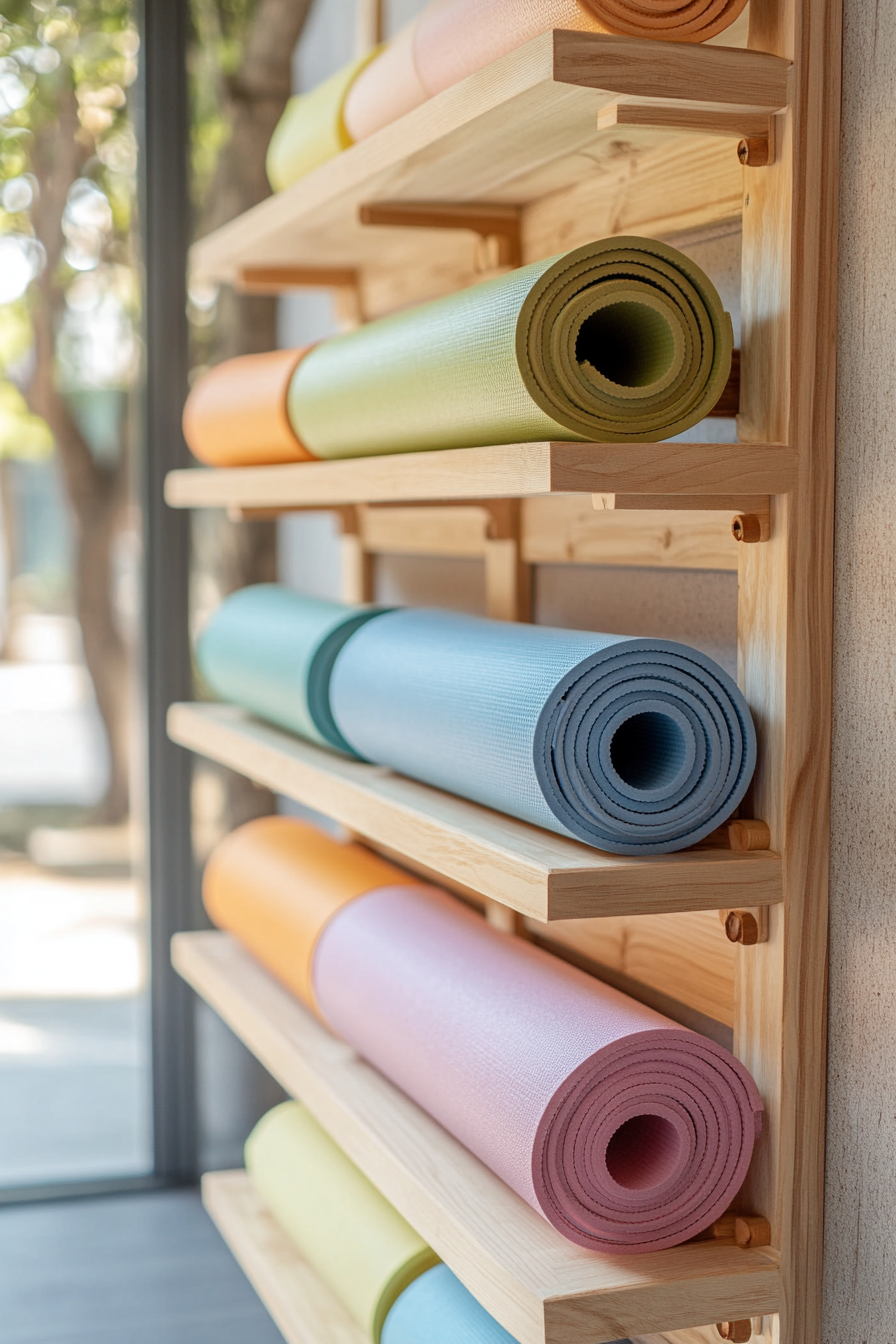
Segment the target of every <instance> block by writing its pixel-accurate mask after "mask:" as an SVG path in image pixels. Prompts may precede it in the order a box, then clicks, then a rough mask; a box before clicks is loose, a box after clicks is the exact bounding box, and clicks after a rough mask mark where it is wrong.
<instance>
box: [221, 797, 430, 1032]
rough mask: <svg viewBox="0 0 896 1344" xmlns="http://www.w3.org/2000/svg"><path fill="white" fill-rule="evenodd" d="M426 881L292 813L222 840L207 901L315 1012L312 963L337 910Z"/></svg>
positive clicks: (225, 924) (224, 923)
mask: <svg viewBox="0 0 896 1344" xmlns="http://www.w3.org/2000/svg"><path fill="white" fill-rule="evenodd" d="M297 873H298V874H300V875H301V891H300V892H297V890H296V875H297ZM421 885H424V884H423V883H422V881H420V880H416V881H415V879H414V878H412V877H409V876H408V874H407V873H404V872H402V871H401V869H400V868H396V867H395V866H394V864H391V863H388V862H387V861H386V860H385V859H381V858H380V857H379V856H378V855H377V854H374V853H373V852H372V851H371V850H369V849H364V848H363V846H362V845H355V844H351V845H340V844H337V843H335V842H334V840H333V839H332V837H331V836H328V835H324V833H323V832H322V831H319V830H318V829H317V827H315V826H309V825H306V824H305V823H304V822H300V821H296V820H295V818H293V817H260V818H259V819H258V820H257V821H250V822H248V823H247V824H246V825H245V826H241V827H240V828H239V829H238V830H236V831H233V832H231V834H230V835H228V836H227V837H226V839H225V840H223V841H222V842H221V844H219V845H218V846H217V848H216V849H215V851H214V853H213V854H212V856H211V858H210V859H209V861H208V863H207V864H206V868H205V875H204V877H203V879H202V899H203V902H204V904H205V908H206V910H207V911H208V915H209V918H210V919H211V921H212V923H214V924H216V925H217V926H218V928H220V929H227V930H228V932H230V933H233V934H235V935H236V937H238V938H239V939H240V941H241V942H243V943H245V945H246V947H248V948H249V951H250V952H252V953H254V954H255V956H256V957H258V959H259V961H261V962H263V964H264V965H265V966H267V967H268V969H269V970H271V971H273V973H274V974H275V975H276V976H277V977H278V979H280V980H282V982H283V984H284V985H286V986H287V988H288V989H291V990H292V991H293V993H294V994H297V995H298V996H299V998H300V999H302V1000H303V1002H304V1003H306V1004H307V1005H308V1006H309V1008H314V1009H315V1010H316V1008H317V1004H316V1003H315V999H314V990H313V988H312V981H311V961H312V957H313V955H314V948H315V945H316V944H317V940H318V938H319V937H320V935H321V933H322V932H323V930H324V928H325V927H326V925H327V924H328V923H329V921H330V920H331V919H332V917H333V915H335V914H336V912H337V910H341V909H342V907H343V906H344V905H347V904H348V903H349V901H353V900H354V899H355V898H356V897H357V896H364V895H366V894H367V892H369V891H374V890H376V889H377V888H378V887H397V886H417V887H419V886H421Z"/></svg>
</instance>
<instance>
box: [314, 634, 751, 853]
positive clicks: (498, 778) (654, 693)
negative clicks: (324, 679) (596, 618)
mask: <svg viewBox="0 0 896 1344" xmlns="http://www.w3.org/2000/svg"><path fill="white" fill-rule="evenodd" d="M330 705H331V709H332V713H333V716H334V719H335V721H336V723H337V724H338V727H339V730H340V732H341V733H342V734H343V735H344V737H345V739H346V741H348V742H349V743H350V744H351V746H352V747H353V748H354V749H355V751H356V752H357V753H358V754H359V755H361V756H364V757H367V758H368V759H369V760H372V761H377V762H378V763H380V764H383V765H390V766H392V767H393V769H395V770H399V771H401V773H402V774H406V775H410V776H412V777H413V778H416V779H421V780H424V781H425V782H426V783H428V784H433V785H436V786H437V787H438V788H443V789H447V790H448V791H449V792H451V793H457V794H460V795H462V796H463V797H467V798H471V799H473V800H474V801H476V802H479V803H484V804H485V805H486V806H488V807H493V808H496V809H497V810H498V811H501V812H508V813H510V814H511V815H512V816H517V817H521V818H522V819H523V820H524V821H530V822H533V823H534V824H535V825H538V826H544V827H546V828H548V829H549V830H554V831H559V832H561V833H562V834H568V835H573V836H575V837H576V838H577V839H580V840H584V841H586V842H587V843H588V844H592V845H594V846H596V847H597V848H600V849H604V850H609V851H610V852H612V853H617V854H649V853H671V852H673V851H675V850H678V849H684V848H686V847H687V846H688V845H691V844H694V843H696V842H697V841H698V840H701V839H703V838H704V837H705V836H706V835H708V834H709V833H710V832H711V831H712V830H714V829H715V827H716V826H718V825H719V824H721V822H722V821H724V820H725V819H726V818H727V817H728V816H730V815H731V813H732V811H733V810H734V808H735V807H736V806H737V804H738V802H739V801H740V799H741V798H742V797H743V794H744V792H745V790H746V787H747V785H748V784H749V781H750V778H751V776H752V773H753V769H754V767H755V761H756V739H755V730H754V727H753V721H752V718H751V716H750V711H749V709H748V708H747V705H746V702H745V701H744V699H743V696H742V695H741V693H740V691H739V690H738V688H737V686H736V684H735V683H734V682H733V681H732V679H731V678H730V677H729V676H728V674H727V673H726V672H724V671H723V670H722V669H721V668H720V667H719V666H718V665H717V664H715V663H714V662H713V661H712V659H710V658H707V657H706V656H705V655H704V654H701V653H699V652H698V651H697V650H695V649H691V648H689V647H688V646H687V645H684V644H676V643H673V642H672V641H670V640H646V639H626V638H625V637H623V636H619V635H601V634H590V633H586V632H582V631H572V630H553V629H550V628H548V627H545V626H534V625H524V624H513V623H511V622H505V621H489V620H484V619H481V618H478V617H475V616H463V615H459V614H457V613H454V612H445V611H430V610H426V609H421V610H407V609H406V610H398V611H392V612H389V613H387V614H385V615H383V616H382V617H380V618H379V619H378V620H376V621H372V622H370V623H369V624H367V625H365V626H363V627H362V628H360V629H359V630H358V631H357V633H355V634H354V635H353V636H352V638H351V639H350V640H349V641H348V642H347V643H346V645H345V647H344V648H343V649H342V651H341V652H340V654H339V655H338V657H337V658H336V660H335V663H334V667H333V673H332V677H331V680H330Z"/></svg>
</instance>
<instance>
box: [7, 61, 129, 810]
mask: <svg viewBox="0 0 896 1344" xmlns="http://www.w3.org/2000/svg"><path fill="white" fill-rule="evenodd" d="M89 153H90V149H89V146H88V145H86V144H85V143H84V141H83V137H82V136H81V135H80V125H79V122H78V116H77V103H76V101H75V95H74V90H73V88H72V85H71V82H70V81H69V83H68V86H67V87H66V89H65V91H64V92H63V93H62V94H61V95H60V101H59V116H58V120H57V121H56V122H55V123H54V124H49V125H46V126H44V127H42V128H41V129H40V130H39V131H38V133H37V135H36V139H35V145H34V153H33V165H34V171H35V175H36V177H37V179H38V184H39V189H40V190H39V196H38V201H37V205H36V207H35V211H34V224H35V229H36V232H37V236H38V237H39V239H40V241H41V242H42V243H43V245H44V247H45V248H46V251H47V265H46V267H45V269H44V271H43V274H42V275H41V277H40V279H39V281H38V282H37V285H36V290H37V293H36V298H37V302H36V304H35V308H34V313H33V323H34V346H35V369H34V376H33V378H32V382H31V387H30V389H29V395H28V400H29V402H30V404H31V408H32V410H34V411H35V412H36V413H37V414H38V415H40V416H43V418H44V420H46V422H47V424H48V425H49V426H50V429H51V430H52V432H53V437H54V439H55V440H56V451H57V452H58V454H59V461H60V465H61V467H62V474H63V478H64V480H65V484H66V489H67V493H68V499H69V502H70V504H71V507H72V511H73V513H74V516H75V530H76V546H77V558H76V563H75V612H76V615H77V617H78V620H79V622H80V625H81V637H82V641H83V645H84V661H85V662H86V664H87V670H88V672H89V673H90V677H91V680H92V682H93V688H94V692H95V694H96V700H97V705H98V707H99V711H100V715H101V717H102V720H103V726H104V728H105V730H106V738H107V742H108V746H109V766H110V775H109V787H108V789H107V791H106V797H105V799H104V801H103V803H102V805H101V808H100V818H99V819H101V820H103V821H106V822H117V821H122V820H124V818H125V817H126V816H127V813H128V754H129V722H128V717H129V716H128V700H129V692H130V668H129V659H128V651H127V649H126V647H125V644H124V641H123V639H122V637H121V634H120V632H119V630H118V628H117V626H116V624H115V619H114V613H113V605H112V591H111V574H110V557H111V550H112V545H113V542H114V539H115V536H116V533H117V531H118V529H119V527H120V526H121V522H122V514H123V509H124V504H125V501H126V497H127V457H128V454H127V451H126V447H125V445H124V443H122V445H121V447H120V451H119V456H118V459H117V461H116V462H115V463H114V464H112V465H109V466H106V465H101V464H100V463H98V462H97V461H95V459H94V457H93V454H92V452H91V450H90V446H89V444H88V443H87V441H86V440H85V438H84V436H83V434H82V433H81V431H80V429H79V428H78V425H77V423H76V422H75V420H74V417H73V416H72V414H71V411H70V410H69V408H68V406H67V405H66V402H65V400H64V398H63V397H62V396H61V394H60V392H59V389H58V388H57V386H56V377H55V372H56V357H55V336H56V331H57V329H58V326H59V323H60V321H61V319H62V315H63V312H64V309H65V295H64V293H63V291H62V290H61V289H60V287H59V286H58V285H57V284H56V283H55V282H54V281H55V275H56V271H57V269H58V266H59V264H60V261H61V258H62V250H63V246H64V241H65V238H64V234H63V231H62V217H63V213H64V211H65V206H66V202H67V200H68V194H69V191H70V190H71V187H72V185H73V184H74V183H75V182H76V181H77V179H78V178H79V177H80V175H81V173H82V171H83V169H84V166H85V164H86V161H87V159H88V157H89ZM122 433H123V434H124V425H123V426H122Z"/></svg>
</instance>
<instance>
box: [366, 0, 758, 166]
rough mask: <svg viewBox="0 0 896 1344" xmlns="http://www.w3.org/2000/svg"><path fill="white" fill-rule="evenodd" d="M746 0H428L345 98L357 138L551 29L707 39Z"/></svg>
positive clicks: (728, 21)
mask: <svg viewBox="0 0 896 1344" xmlns="http://www.w3.org/2000/svg"><path fill="white" fill-rule="evenodd" d="M745 5H746V0H689V3H688V2H687V0H686V3H681V0H434V3H432V4H430V5H427V7H426V9H424V10H423V12H422V14H420V15H419V16H418V17H417V18H416V19H415V20H414V21H413V22H412V23H410V24H408V25H407V27H405V28H403V29H402V30H401V32H399V33H398V34H397V35H396V36H395V37H394V38H393V39H392V41H391V42H390V43H389V44H388V45H387V46H386V47H385V49H384V50H383V51H381V52H380V54H379V55H378V56H377V57H376V59H375V60H373V61H371V62H370V64H369V65H367V66H365V67H364V69H362V70H361V72H360V73H359V74H358V76H357V78H356V79H355V80H354V83H353V84H352V85H351V87H350V88H349V90H348V93H347V94H346V96H345V101H344V104H343V120H344V124H345V127H346V130H347V131H348V134H349V135H350V136H351V138H352V139H353V140H363V139H365V137H366V136H368V135H372V134H373V132H374V131H377V130H379V129H380V127H382V126H386V125H388V124H389V122H391V121H395V120H396V119H397V118H398V117H400V116H403V115H404V113H406V112H410V111H411V110H412V109H413V108H415V107H419V106H420V104H421V103H424V102H426V100H427V99H428V98H432V97H434V96H435V94H437V93H441V92H442V90H443V89H447V88H448V87H449V86H450V85H452V84H456V83H458V82H459V81H460V80H462V79H466V77H467V76H468V75H472V74H474V73H475V71H477V70H481V69H482V68H483V67H484V66H486V65H489V64H491V62H492V61H496V60H497V59H498V58H499V57H500V56H506V55H507V53H508V52H510V51H513V50H514V49H515V48H516V47H520V46H522V45H523V43H525V42H528V41H530V40H531V39H532V38H533V37H537V36H538V35H539V34H540V33H545V32H548V31H549V30H550V29H552V28H566V29H575V30H579V31H585V32H598V33H616V34H620V35H626V36H629V37H659V38H664V39H665V40H667V41H674V42H705V41H706V39H707V38H710V37H715V36H716V35H717V34H719V33H721V32H723V31H724V29H726V28H727V27H729V25H730V24H732V23H733V22H734V20H735V19H736V18H737V17H738V15H739V14H740V13H741V11H742V10H743V9H744V7H745Z"/></svg>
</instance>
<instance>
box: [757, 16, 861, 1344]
mask: <svg viewBox="0 0 896 1344" xmlns="http://www.w3.org/2000/svg"><path fill="white" fill-rule="evenodd" d="M750 45H751V46H754V47H757V48H759V49H761V50H763V51H769V52H773V53H775V54H777V55H780V56H786V57H788V58H790V59H792V60H793V61H794V69H793V75H792V77H793V86H792V97H791V108H790V111H789V112H788V114H787V117H786V119H784V120H785V124H784V126H783V127H781V128H780V131H781V134H780V137H779V140H778V146H779V149H778V155H777V159H776V162H775V164H774V165H773V166H771V167H768V168H762V169H749V168H747V169H745V173H744V178H745V196H744V242H743V301H742V319H743V324H744V338H743V342H742V350H743V380H742V391H741V416H740V434H741V437H742V438H744V439H761V438H764V437H765V438H768V439H771V441H772V442H786V443H790V444H791V445H792V446H793V447H794V448H796V450H797V452H798V455H799V467H798V479H797V485H796V488H795V490H794V492H793V494H792V495H790V496H787V497H778V498H776V499H775V501H774V503H773V512H772V539H771V541H769V542H767V543H765V544H763V545H761V546H744V547H742V548H741V558H740V603H739V618H738V619H739V632H738V634H739V645H740V651H739V660H740V676H741V683H742V685H743V687H744V690H745V691H746V694H747V698H748V700H749V702H750V704H751V706H752V707H753V710H754V713H755V714H756V715H757V719H758V726H759V731H760V735H761V739H762V744H763V745H762V753H761V762H760V768H759V770H758V772H757V776H756V781H755V785H754V794H753V810H754V813H755V815H757V816H762V817H764V818H766V819H767V820H768V822H769V824H770V826H771V840H772V845H773V846H774V848H776V849H779V850H780V851H781V852H782V854H783V859H784V903H783V905H781V906H778V907H776V908H775V909H774V910H773V911H772V912H771V917H770V936H769V940H768V942H767V943H763V944H760V945H758V946H756V947H752V948H739V949H738V950H737V958H738V967H737V976H736V984H737V1002H736V1006H735V1014H736V1016H735V1049H736V1051H737V1053H738V1054H739V1056H740V1057H741V1059H743V1060H744V1062H745V1063H746V1064H747V1065H748V1067H749V1068H750V1069H751V1071H752V1073H753V1075H754V1077H755V1078H756V1080H757V1082H758V1084H759V1086H760V1089H761V1091H762V1093H763V1096H764V1097H765V1099H766V1103H767V1107H768V1130H767V1138H766V1140H765V1141H764V1142H763V1143H762V1145H761V1149H760V1156H759V1160H758V1161H757V1162H755V1163H754V1168H753V1171H752V1174H751V1177H750V1183H749V1186H748V1188H747V1190H746V1191H745V1192H744V1193H745V1200H746V1202H748V1203H749V1204H750V1205H751V1206H752V1208H753V1209H754V1210H755V1211H756V1212H762V1213H764V1214H765V1215H766V1216H767V1217H768V1218H769V1219H770V1220H771V1223H772V1243H773V1245H775V1246H777V1247H778V1248H780V1251H781V1256H782V1264H781V1269H782V1276H783V1282H784V1297H785V1304H784V1309H783V1310H782V1312H781V1315H780V1317H779V1319H778V1322H777V1334H776V1344H817V1342H818V1340H819V1339H820V1338H821V1311H820V1308H821V1255H822V1207H823V1169H824V1148H823V1141H824V1083H825V986H826V955H827V882H828V844H829V838H828V811H829V787H830V785H829V780H830V714H831V686H830V682H831V619H832V615H831V591H832V590H831V575H832V531H833V459H834V373H835V369H834V359H835V301H836V292H835V285H836V227H837V214H836V189H837V151H838V132H839V106H840V74H839V72H840V0H752V4H751V12H750Z"/></svg>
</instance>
